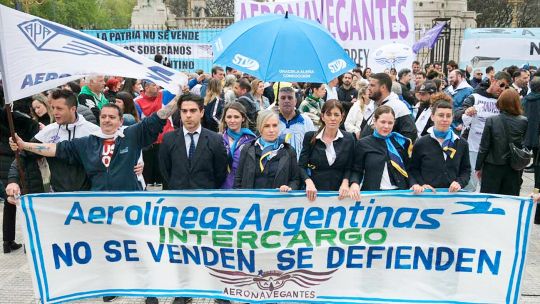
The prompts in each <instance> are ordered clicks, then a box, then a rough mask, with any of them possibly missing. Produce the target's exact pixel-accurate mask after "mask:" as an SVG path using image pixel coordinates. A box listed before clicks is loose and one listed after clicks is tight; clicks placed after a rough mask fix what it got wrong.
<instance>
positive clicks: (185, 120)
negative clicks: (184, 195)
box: [159, 94, 227, 190]
mask: <svg viewBox="0 0 540 304" xmlns="http://www.w3.org/2000/svg"><path fill="white" fill-rule="evenodd" d="M178 107H179V109H180V116H181V118H182V128H180V129H177V130H175V131H174V132H169V133H167V134H165V136H164V137H163V143H162V148H161V149H160V151H159V164H160V169H161V173H162V175H163V178H164V179H165V180H166V181H167V184H168V185H169V189H170V190H182V189H219V188H220V187H221V185H222V183H223V181H224V180H225V176H226V174H227V152H226V150H225V146H224V145H223V138H222V137H221V135H219V134H217V133H214V132H212V131H210V130H208V129H205V128H203V127H202V126H201V119H202V117H203V115H204V103H203V100H202V98H200V97H198V96H196V95H192V94H187V95H184V96H181V97H180V99H179V100H178Z"/></svg>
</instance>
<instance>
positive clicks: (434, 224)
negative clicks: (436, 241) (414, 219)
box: [415, 209, 444, 229]
mask: <svg viewBox="0 0 540 304" xmlns="http://www.w3.org/2000/svg"><path fill="white" fill-rule="evenodd" d="M443 213H444V209H426V210H422V213H420V218H421V219H422V220H423V221H424V222H426V223H424V224H416V226H415V228H416V229H437V228H439V227H441V223H439V221H438V220H436V219H434V218H433V217H431V216H430V215H435V214H439V215H441V214H443Z"/></svg>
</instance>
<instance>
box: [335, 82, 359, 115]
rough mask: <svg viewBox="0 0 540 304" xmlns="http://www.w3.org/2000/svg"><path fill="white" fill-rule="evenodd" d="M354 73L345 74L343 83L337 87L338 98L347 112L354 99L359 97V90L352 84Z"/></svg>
mask: <svg viewBox="0 0 540 304" xmlns="http://www.w3.org/2000/svg"><path fill="white" fill-rule="evenodd" d="M352 77H353V75H352V73H349V72H347V73H345V74H343V79H342V81H343V84H342V85H341V86H340V87H339V88H338V89H337V95H338V100H339V101H341V104H342V105H343V108H344V109H345V113H348V112H349V109H350V108H351V107H352V105H353V103H354V101H353V100H356V98H357V97H358V91H357V90H356V89H355V88H354V87H353V86H352Z"/></svg>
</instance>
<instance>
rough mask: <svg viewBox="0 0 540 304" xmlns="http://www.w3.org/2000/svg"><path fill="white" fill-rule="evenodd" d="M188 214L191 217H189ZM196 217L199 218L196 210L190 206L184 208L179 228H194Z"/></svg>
mask: <svg viewBox="0 0 540 304" xmlns="http://www.w3.org/2000/svg"><path fill="white" fill-rule="evenodd" d="M190 213H191V215H189V214H190ZM197 217H199V210H198V209H197V208H195V207H191V206H189V207H186V208H184V211H182V216H181V217H180V226H181V227H182V228H184V229H193V228H195V222H197ZM160 222H161V219H160ZM190 222H191V223H190Z"/></svg>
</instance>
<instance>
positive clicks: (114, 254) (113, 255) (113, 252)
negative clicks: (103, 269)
mask: <svg viewBox="0 0 540 304" xmlns="http://www.w3.org/2000/svg"><path fill="white" fill-rule="evenodd" d="M113 247H116V248H120V247H122V244H120V242H119V241H113V240H111V241H107V242H105V244H104V245H103V249H104V250H105V252H107V253H109V254H108V255H106V256H105V259H106V260H107V261H109V262H118V261H120V260H121V259H122V253H121V252H120V250H118V249H115V248H113Z"/></svg>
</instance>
